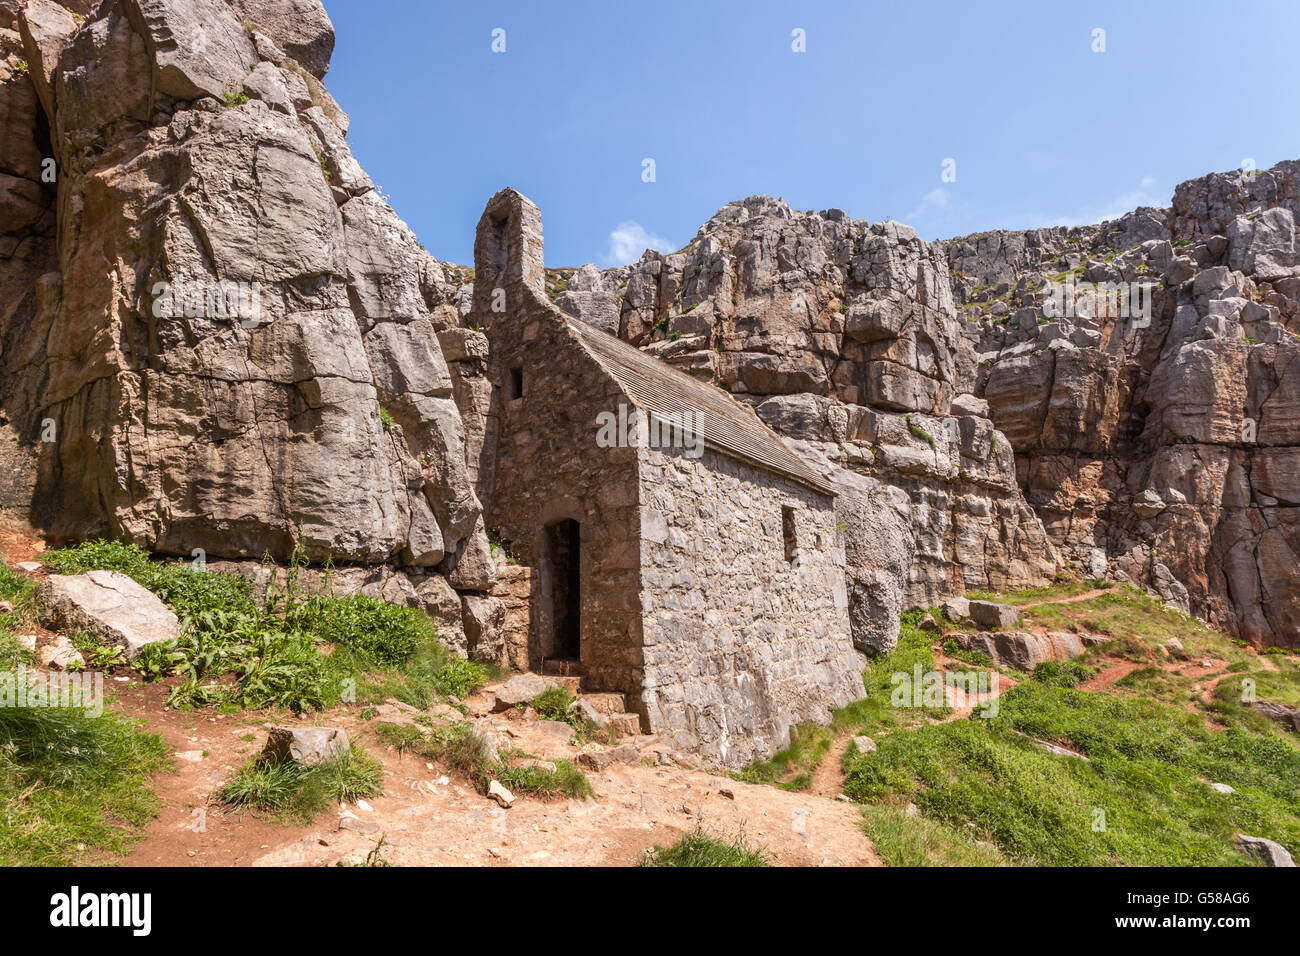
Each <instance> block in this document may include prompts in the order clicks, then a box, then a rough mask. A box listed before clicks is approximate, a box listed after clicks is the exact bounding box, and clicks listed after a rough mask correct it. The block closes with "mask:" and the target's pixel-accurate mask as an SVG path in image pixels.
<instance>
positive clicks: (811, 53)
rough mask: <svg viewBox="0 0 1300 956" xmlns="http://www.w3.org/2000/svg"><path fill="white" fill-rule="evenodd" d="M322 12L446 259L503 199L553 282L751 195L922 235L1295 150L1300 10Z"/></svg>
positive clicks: (391, 0) (347, 94)
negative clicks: (554, 273) (539, 232)
mask: <svg viewBox="0 0 1300 956" xmlns="http://www.w3.org/2000/svg"><path fill="white" fill-rule="evenodd" d="M324 2H325V4H326V8H327V10H328V11H329V13H330V17H331V19H333V21H334V25H335V28H336V30H337V32H338V44H337V46H336V48H335V53H334V59H333V64H332V66H331V69H330V73H329V75H328V76H327V77H326V83H327V85H328V86H329V88H330V91H331V92H332V93H333V94H334V97H335V98H336V99H337V100H338V101H339V103H340V104H341V105H342V106H343V108H344V109H345V110H347V111H348V113H349V114H350V115H351V117H352V128H351V131H350V133H349V136H348V138H349V140H350V142H351V144H352V149H353V151H354V153H355V154H356V156H357V158H358V159H359V160H360V161H361V163H362V164H363V165H364V166H365V167H366V170H367V171H368V172H369V173H370V175H371V177H372V178H373V179H374V180H375V181H376V182H377V183H378V184H379V185H380V186H381V187H382V190H383V192H384V193H385V194H386V195H388V196H389V197H390V201H391V202H392V204H393V207H394V208H395V209H396V210H397V212H398V213H399V215H401V216H402V218H403V219H405V220H406V221H407V223H408V224H409V225H410V226H411V228H412V229H414V230H415V232H416V234H417V235H418V236H419V237H420V240H421V242H422V243H423V244H424V246H425V247H426V248H427V249H428V250H429V251H430V252H431V253H433V254H434V255H435V256H437V257H438V258H440V259H446V260H451V261H456V262H461V263H468V262H471V261H472V258H473V237H474V226H475V224H476V223H477V221H478V217H479V214H480V213H481V212H482V209H483V205H484V203H485V202H486V200H487V198H488V197H489V196H490V195H491V194H492V193H494V192H495V191H496V190H498V189H500V188H502V187H503V186H507V185H510V186H514V187H515V188H517V189H519V190H520V191H521V192H523V193H524V194H526V195H527V196H529V197H530V198H531V199H532V200H533V201H534V202H536V203H537V204H538V206H540V207H541V210H542V219H543V223H544V226H545V235H546V262H547V265H549V266H576V265H581V264H583V263H585V262H596V263H598V264H599V265H602V266H605V265H610V264H613V262H614V261H615V260H619V259H624V260H626V259H629V258H630V259H635V258H637V257H638V256H639V254H640V248H641V247H644V246H646V245H653V246H658V247H661V248H666V249H675V248H679V247H681V246H683V245H685V243H686V242H687V240H688V239H690V238H691V237H692V236H694V235H695V232H696V230H697V229H698V228H699V226H700V225H702V224H703V223H704V222H705V221H706V220H707V219H708V218H709V217H710V216H711V215H712V214H713V213H714V212H715V211H716V210H717V209H718V208H719V207H721V206H722V205H724V204H725V203H727V202H728V201H730V200H733V199H739V198H743V197H745V196H749V195H753V194H756V193H766V194H770V195H776V196H782V197H784V198H785V199H786V200H787V201H789V202H790V204H791V205H792V206H794V207H795V208H797V209H825V208H828V207H832V206H837V207H839V208H841V209H844V210H846V211H847V212H848V213H849V214H850V215H852V216H853V217H854V218H856V219H868V220H871V221H873V222H874V221H879V220H882V219H898V220H901V221H903V222H907V223H909V224H911V225H913V226H915V227H916V228H917V230H918V231H919V232H920V233H921V235H922V236H924V237H925V238H928V239H937V238H947V237H949V236H954V235H963V234H966V233H969V232H975V231H978V230H982V229H992V228H1029V227H1033V226H1045V225H1055V224H1078V223H1091V222H1096V221H1100V220H1101V219H1105V218H1111V217H1114V216H1116V215H1119V214H1120V213H1122V212H1125V211H1127V210H1128V209H1131V208H1133V207H1135V206H1138V205H1162V206H1163V205H1168V203H1169V200H1170V197H1171V196H1172V194H1173V188H1174V186H1175V185H1177V184H1178V183H1179V182H1181V181H1183V180H1185V179H1190V178H1194V177H1196V176H1200V175H1203V174H1205V173H1207V172H1213V171H1220V170H1227V169H1232V168H1236V167H1238V166H1240V165H1241V164H1242V162H1243V160H1246V159H1249V160H1252V161H1253V162H1254V163H1255V165H1256V166H1257V167H1258V168H1261V169H1262V168H1266V167H1268V166H1271V165H1273V164H1274V163H1276V162H1278V161H1280V160H1283V159H1295V158H1300V74H1298V73H1297V66H1296V63H1297V55H1296V51H1295V43H1296V38H1297V37H1300V3H1297V2H1295V0H1277V2H1255V3H1252V2H1241V3H1231V4H1229V3H1222V2H1217V3H1203V2H1179V3H1164V2H1161V3H1154V2H1151V3H1139V2H1134V0H1130V2H1128V3H1096V2H1089V3H1073V2H1072V3H1068V4H1066V3H1044V2H1042V0H1039V2H1035V3H1029V2H1026V3H998V4H993V3H976V2H966V3H955V2H954V3H928V4H927V3H917V2H907V0H903V2H897V0H895V2H890V3H877V2H861V0H859V2H822V3H814V2H803V3H795V2H786V3H777V2H767V0H749V2H745V3H723V2H720V0H692V2H677V0H658V2H652V3H651V2H647V3H627V2H622V0H604V2H590V3H588V2H560V0H551V2H541V0H531V2H519V3H504V2H502V3H492V2H456V3H452V2H439V0H324ZM497 28H500V29H503V30H504V31H505V47H506V49H505V52H504V53H494V52H493V51H492V43H493V35H492V32H493V30H494V29H497ZM1098 28H1100V29H1103V30H1105V38H1104V39H1105V52H1101V53H1098V52H1093V49H1092V47H1093V45H1094V42H1095V41H1094V36H1093V31H1094V30H1095V29H1098ZM796 29H798V30H802V31H803V33H804V37H805V45H806V52H802V53H796V52H794V51H793V50H792V44H793V43H794V40H793V38H792V31H794V30H796ZM646 158H651V159H653V160H654V162H655V181H654V182H644V181H643V178H642V170H643V160H645V159H646ZM947 159H951V160H954V161H955V166H952V167H949V168H950V169H952V170H954V171H955V174H956V175H955V181H951V182H945V181H944V180H943V173H944V161H945V160H947Z"/></svg>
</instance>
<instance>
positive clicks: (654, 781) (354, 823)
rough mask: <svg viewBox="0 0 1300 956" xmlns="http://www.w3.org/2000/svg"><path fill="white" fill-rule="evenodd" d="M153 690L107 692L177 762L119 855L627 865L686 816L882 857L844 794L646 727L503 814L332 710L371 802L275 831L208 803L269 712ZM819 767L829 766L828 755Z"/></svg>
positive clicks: (519, 725)
mask: <svg viewBox="0 0 1300 956" xmlns="http://www.w3.org/2000/svg"><path fill="white" fill-rule="evenodd" d="M163 693H164V689H163V688H161V687H158V686H156V685H154V686H148V685H141V684H140V683H139V682H138V681H135V680H134V679H133V680H131V681H129V682H125V683H123V684H122V685H121V687H120V689H119V691H118V694H117V706H118V707H119V708H120V709H122V710H123V711H125V712H127V713H129V714H131V715H132V716H136V717H139V718H141V719H142V720H144V721H145V722H146V724H147V725H148V727H147V729H150V730H153V731H155V732H158V733H161V734H162V735H163V736H164V738H165V739H166V740H167V742H168V744H170V745H171V746H172V747H174V748H175V749H176V750H177V751H178V757H177V760H176V767H175V770H174V771H173V772H171V773H166V774H160V775H158V776H157V777H156V778H155V779H154V781H153V783H154V788H155V790H156V791H157V792H158V794H159V795H160V797H161V798H162V801H163V810H162V813H161V814H160V815H159V816H158V818H157V819H156V820H154V822H153V823H152V824H151V825H150V827H149V829H148V835H147V837H146V839H145V840H144V842H142V843H141V844H140V845H139V846H137V847H136V848H135V850H134V851H133V852H132V853H131V854H130V856H129V857H128V858H127V860H126V861H125V863H126V864H127V865H141V866H230V865H236V866H239V865H253V866H308V865H331V864H333V863H336V862H343V863H356V862H359V861H361V860H363V859H364V858H365V856H366V854H367V853H369V852H370V851H371V850H372V849H373V848H374V847H375V845H376V844H377V843H378V841H379V840H380V839H381V838H382V839H383V841H384V846H383V849H382V851H381V852H382V855H383V856H384V858H385V859H387V860H388V861H389V862H391V863H394V864H397V865H404V866H440V865H442V866H445V865H459V866H465V865H470V866H511V865H515V866H530V865H546V866H584V865H603V866H626V865H631V864H634V863H635V862H636V861H637V860H638V858H639V857H640V855H641V854H642V853H643V852H644V851H645V850H646V849H647V848H649V847H651V846H653V845H654V844H656V843H658V844H664V845H667V844H671V843H673V842H675V841H676V840H677V839H678V838H680V837H681V836H683V835H685V834H687V833H689V832H690V831H691V830H693V829H694V828H695V827H696V825H697V824H700V825H703V826H704V828H705V829H706V830H707V831H709V832H710V833H712V834H714V835H717V836H722V837H731V836H734V835H735V834H737V833H743V834H744V835H745V838H746V840H747V841H748V842H749V843H750V844H751V845H754V846H761V847H763V848H765V849H767V850H768V851H769V852H771V853H772V854H773V856H774V857H775V860H776V862H778V863H780V864H783V865H789V866H879V865H881V863H880V860H879V858H878V857H877V856H876V854H875V852H874V850H873V849H872V847H871V843H870V841H869V840H868V839H867V837H866V835H865V834H864V833H863V831H862V829H861V825H860V824H861V815H860V813H859V811H858V809H857V807H855V806H854V805H853V804H851V803H845V802H841V801H836V800H834V799H833V796H834V794H831V797H829V798H828V797H826V796H822V795H820V794H816V793H806V792H805V793H788V792H786V791H784V790H780V789H778V788H776V787H770V786H765V785H750V784H744V783H738V782H735V781H733V780H731V779H730V778H728V777H724V776H720V775H717V774H713V773H709V772H707V771H705V770H700V769H693V768H691V767H689V766H683V765H680V764H678V763H672V762H670V763H667V764H661V763H659V757H658V753H659V752H660V751H661V750H662V749H663V748H661V747H660V746H659V745H658V743H657V740H656V738H654V737H639V738H625V739H624V740H623V741H622V743H628V742H631V743H634V744H635V745H637V746H638V747H639V748H640V753H641V754H642V757H641V759H640V760H638V761H636V762H633V763H617V764H612V765H611V766H609V767H608V768H606V769H605V770H604V771H602V772H593V771H590V770H588V771H587V776H588V779H589V780H590V782H591V784H592V787H593V789H594V791H595V795H594V797H593V798H590V799H586V800H564V799H560V800H549V801H548V800H542V799H537V798H531V797H524V796H520V797H518V798H517V800H516V802H515V804H514V805H513V806H512V807H510V809H508V810H506V809H502V808H501V807H499V806H497V805H496V804H495V803H494V802H493V801H491V800H489V799H488V798H486V797H484V796H482V795H481V794H479V793H477V792H476V791H475V790H474V788H473V787H471V786H470V785H469V784H468V783H467V782H466V781H464V780H462V779H456V778H451V779H449V778H448V777H447V776H446V775H445V774H444V773H443V771H442V770H441V769H440V768H438V767H436V766H434V765H432V764H430V763H429V762H427V761H426V760H425V759H424V758H422V757H417V756H413V755H410V754H408V755H405V756H399V755H398V754H397V753H396V752H395V751H393V750H391V749H389V748H387V747H385V746H384V745H383V744H381V743H379V742H377V741H376V740H374V739H373V737H372V735H371V734H370V733H369V732H368V731H367V730H366V727H365V725H363V724H361V723H359V722H358V721H357V720H356V718H355V717H354V716H353V714H351V713H349V712H347V711H343V710H340V711H335V712H332V713H330V714H326V715H320V716H319V717H318V718H317V719H314V720H313V721H312V722H313V723H325V724H329V725H330V726H341V727H343V728H344V729H346V730H347V731H348V733H349V735H350V736H351V737H352V738H353V739H354V740H359V741H360V742H361V743H362V744H363V745H364V746H365V747H366V749H367V751H368V752H369V753H370V754H371V755H372V756H374V757H376V758H377V759H379V760H380V761H381V763H382V764H383V765H384V772H385V782H384V794H383V795H382V796H377V797H375V798H373V799H370V800H368V801H366V806H368V807H369V809H366V808H364V807H361V806H349V807H347V812H346V814H345V813H343V812H342V811H341V810H340V812H330V813H327V814H325V815H324V816H322V817H321V818H318V819H317V820H316V821H315V822H314V824H313V825H311V826H288V827H286V826H283V825H280V824H278V823H276V822H275V821H273V820H270V819H265V818H260V817H258V816H256V815H253V814H235V813H228V812H226V811H224V810H222V809H221V808H220V807H218V806H216V805H215V804H214V803H213V802H212V798H213V795H214V794H215V792H216V791H217V790H218V789H219V788H220V787H221V785H222V784H224V783H225V782H226V781H227V780H229V779H230V777H231V776H232V775H233V774H234V772H235V770H236V769H238V767H239V766H241V765H242V764H244V763H246V762H247V761H248V760H250V759H251V758H252V757H253V756H254V755H255V754H256V753H257V752H258V751H260V750H261V748H262V746H263V744H264V742H265V739H266V732H267V725H266V724H264V723H263V720H264V719H265V718H266V717H267V716H268V715H264V714H241V715H235V716H230V717H223V716H219V715H214V714H210V713H181V712H176V711H164V710H162V698H161V695H162V694H163ZM276 719H277V720H278V721H279V722H285V720H284V718H276ZM484 720H485V721H487V726H488V727H489V728H490V730H491V732H492V734H493V735H494V737H495V738H496V739H497V740H498V742H499V745H500V746H501V747H514V748H517V749H519V750H523V751H526V752H528V753H530V754H535V755H537V756H538V757H540V758H542V759H551V760H554V759H556V758H561V757H563V758H567V759H570V760H572V759H575V757H576V755H577V753H578V749H577V748H574V747H572V746H571V745H570V744H568V743H567V742H564V741H557V740H556V739H555V738H554V737H553V736H551V735H547V734H545V733H543V732H541V731H540V730H538V729H537V728H538V726H539V725H537V724H536V722H530V721H527V720H525V719H523V718H522V717H520V716H519V715H518V714H517V712H512V713H510V714H508V715H507V714H502V715H492V716H491V717H488V718H484ZM246 738H251V739H246ZM841 759H842V752H841ZM831 766H834V767H835V768H836V769H838V761H836V762H835V763H834V764H832V765H831ZM838 792H839V791H838V789H836V790H835V793H838ZM196 821H201V825H198V826H196Z"/></svg>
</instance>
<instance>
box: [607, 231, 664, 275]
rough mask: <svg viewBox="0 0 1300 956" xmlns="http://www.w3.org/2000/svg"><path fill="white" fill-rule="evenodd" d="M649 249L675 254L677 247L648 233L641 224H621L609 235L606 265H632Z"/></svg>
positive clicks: (661, 237)
mask: <svg viewBox="0 0 1300 956" xmlns="http://www.w3.org/2000/svg"><path fill="white" fill-rule="evenodd" d="M647 249H654V250H655V251H656V252H675V251H676V250H677V246H676V245H674V244H673V243H671V242H669V241H668V240H667V239H665V238H663V236H656V235H654V234H653V233H649V232H646V230H645V227H643V226H642V225H641V224H640V223H639V222H633V221H632V220H630V219H629V220H628V221H627V222H620V223H619V224H618V226H617V228H615V229H614V231H613V232H611V233H610V234H609V252H608V253H606V255H605V264H606V265H609V266H626V265H631V264H632V263H633V262H636V261H637V260H638V259H640V258H641V253H643V252H645V251H646V250H647Z"/></svg>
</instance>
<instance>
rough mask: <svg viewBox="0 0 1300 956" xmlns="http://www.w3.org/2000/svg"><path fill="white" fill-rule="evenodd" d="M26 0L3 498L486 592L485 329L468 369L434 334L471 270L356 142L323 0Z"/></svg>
mask: <svg viewBox="0 0 1300 956" xmlns="http://www.w3.org/2000/svg"><path fill="white" fill-rule="evenodd" d="M13 6H14V8H15V9H16V11H17V12H16V23H14V24H13V26H14V27H15V28H16V30H8V29H0V126H2V127H3V128H4V133H5V135H4V137H3V145H2V146H0V233H2V235H0V409H2V414H0V505H2V506H3V507H4V508H5V509H6V510H8V511H11V512H15V513H18V514H20V515H22V516H23V517H30V518H32V519H33V520H34V521H35V522H36V523H38V524H39V525H40V526H42V527H43V528H44V530H46V531H47V532H48V534H49V535H50V536H51V537H52V538H53V539H54V540H56V541H60V540H78V539H84V538H87V537H93V536H97V535H104V536H111V537H115V538H120V539H125V540H128V541H131V542H134V543H136V544H139V545H141V546H143V547H145V548H148V549H150V550H153V551H156V552H161V553H164V554H180V555H185V556H189V555H190V554H191V552H192V551H193V549H195V548H201V549H203V550H204V551H206V553H207V554H208V555H209V556H211V557H213V558H232V559H238V558H259V557H260V556H261V555H263V554H264V553H270V554H271V555H272V556H274V557H276V558H279V559H285V558H287V557H288V556H289V554H290V553H291V552H292V551H293V549H294V548H295V546H297V547H300V548H301V549H303V551H305V553H306V554H307V556H308V557H310V558H312V559H324V558H326V557H331V558H332V559H333V560H334V561H335V562H336V563H339V564H349V563H352V564H358V565H379V564H384V563H387V564H391V565H397V566H401V567H404V568H406V569H411V570H421V571H428V572H431V573H432V572H436V573H438V574H440V575H442V576H443V577H445V579H446V581H447V582H448V583H449V584H450V586H451V589H454V590H456V591H460V592H470V593H474V592H482V591H486V590H487V589H488V588H489V587H490V586H491V585H492V579H493V565H492V562H491V559H490V557H489V555H488V546H487V540H486V536H485V531H484V527H483V523H482V509H481V507H480V504H479V500H478V498H477V496H476V494H475V488H474V481H473V478H472V476H471V470H470V460H471V458H472V457H473V455H472V454H471V451H472V450H471V449H468V448H467V444H466V428H465V425H464V420H463V419H462V411H461V406H460V404H459V403H460V402H465V403H467V408H470V409H471V410H472V409H473V407H474V406H473V401H474V400H475V398H476V396H477V394H478V393H476V392H475V391H474V389H473V387H472V386H470V385H467V384H466V383H467V381H468V379H469V378H470V377H471V375H472V373H473V370H474V369H473V364H474V361H475V355H474V348H473V343H472V342H471V343H468V344H467V343H464V342H456V343H455V344H456V346H457V347H458V348H459V351H458V352H457V354H456V356H455V359H456V361H455V362H453V363H452V364H453V366H455V371H453V368H452V367H449V364H448V361H447V360H446V359H445V358H444V355H443V350H442V345H441V339H440V334H439V333H442V332H449V331H450V332H453V334H455V333H456V332H459V331H461V330H459V329H458V328H457V327H458V326H459V324H460V315H461V312H460V310H459V309H458V307H457V305H456V301H455V297H456V296H457V295H458V294H459V292H460V285H461V283H460V275H461V273H460V272H459V270H457V269H455V268H454V267H448V266H445V265H444V264H442V263H440V262H437V261H436V260H434V259H432V258H431V257H430V256H429V255H428V254H427V253H426V252H424V250H423V249H422V248H421V247H420V246H419V244H418V242H417V241H416V239H415V237H414V235H412V233H411V231H410V230H409V229H408V228H407V227H406V226H405V224H404V223H403V222H402V221H401V220H400V219H399V218H398V217H397V215H396V214H395V213H394V212H393V210H392V209H391V208H390V207H389V206H388V205H387V204H386V203H385V202H384V201H383V200H382V199H381V198H380V197H379V196H378V195H377V194H376V193H375V191H374V188H373V185H372V183H371V181H370V180H369V178H368V177H367V176H366V174H365V172H364V171H363V170H362V169H361V168H360V166H359V165H358V164H357V163H356V161H355V160H354V159H353V157H352V155H351V153H350V151H349V149H348V146H347V142H346V139H345V132H346V127H347V116H346V115H345V114H344V113H343V111H342V110H341V109H339V108H338V106H337V104H335V103H334V101H333V100H332V99H331V98H330V97H329V94H328V93H327V92H326V91H325V89H324V87H323V86H322V85H321V83H320V77H321V76H323V75H324V73H325V71H326V69H327V68H328V60H329V52H330V50H331V49H332V47H333V39H334V34H333V27H332V26H331V25H330V23H329V19H328V17H327V16H326V15H325V11H324V9H323V8H322V7H321V5H320V3H319V2H317V0H231V2H229V3H227V2H225V0H119V2H108V3H103V4H95V9H94V10H90V9H81V8H80V7H76V9H77V10H78V15H79V16H82V17H84V19H79V18H78V17H77V16H73V15H72V13H71V12H70V11H69V10H68V9H64V7H63V6H61V5H59V4H55V3H53V2H48V0H29V2H24V3H20V4H17V5H13ZM74 7H75V5H74ZM6 9H8V7H7V8H6ZM4 26H6V24H0V28H2V27H4ZM463 331H465V332H468V330H463ZM472 437H473V435H472V434H471V438H472ZM455 603H456V604H457V605H458V604H459V599H457V600H456V602H455ZM459 618H460V613H459V611H458V612H457V614H456V624H455V629H457V630H458V629H459Z"/></svg>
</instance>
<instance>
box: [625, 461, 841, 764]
mask: <svg viewBox="0 0 1300 956" xmlns="http://www.w3.org/2000/svg"><path fill="white" fill-rule="evenodd" d="M640 467H641V483H640V487H641V503H642V506H643V508H642V512H641V564H642V574H641V579H642V591H641V607H642V610H643V612H644V615H645V652H644V653H645V678H644V683H643V690H642V704H643V706H644V709H645V717H646V719H647V721H648V723H649V725H650V728H651V729H652V730H653V731H655V732H658V733H661V734H664V735H665V736H666V737H668V738H670V739H672V740H673V742H674V743H675V745H677V746H681V747H684V748H689V749H691V750H696V751H698V752H700V753H702V754H705V755H706V756H708V757H711V758H714V759H716V760H718V761H720V762H722V763H724V764H727V765H730V766H741V765H743V764H745V763H747V762H748V761H750V760H751V759H753V758H755V757H765V756H768V755H770V754H771V753H772V752H774V751H775V750H777V749H779V748H781V747H783V746H785V745H786V744H788V743H789V739H790V728H791V727H792V726H794V725H795V724H798V723H802V722H805V721H818V722H822V723H824V722H825V721H826V720H827V719H828V718H829V716H830V711H831V710H832V709H833V708H834V707H838V706H843V705H844V704H847V703H849V702H850V701H852V700H856V699H857V698H859V697H861V696H862V681H861V676H860V675H861V667H862V664H861V661H860V659H859V658H858V656H857V655H856V654H855V653H854V651H853V649H852V643H851V641H850V637H849V619H848V601H847V597H846V593H845V577H844V551H843V549H842V548H841V547H840V546H839V543H838V541H837V532H836V519H835V513H834V506H833V499H831V498H830V497H828V496H824V495H820V494H818V493H816V492H814V491H812V490H809V489H807V488H805V487H804V486H802V485H800V484H798V483H796V482H793V481H791V480H789V479H786V478H783V477H781V476H778V475H775V474H771V473H769V472H767V471H764V470H761V469H757V468H753V467H750V466H748V465H745V464H743V463H741V462H738V461H735V460H733V459H731V458H728V457H724V456H722V455H718V454H716V453H714V452H713V451H711V450H709V451H706V452H705V453H704V455H703V456H701V457H700V458H695V459H693V458H689V457H686V456H685V455H684V454H683V450H682V449H662V450H660V449H643V450H642V451H641V465H640ZM783 505H786V506H793V507H794V508H795V509H796V510H795V528H796V537H797V542H798V545H799V551H798V556H797V558H796V560H795V561H793V562H791V561H788V560H787V559H786V555H785V546H784V538H783V534H782V511H781V509H782V506H783Z"/></svg>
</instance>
